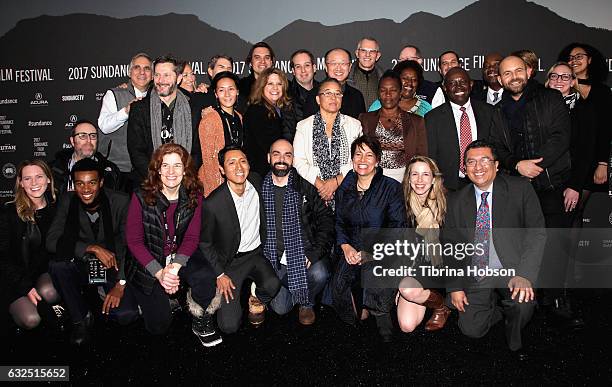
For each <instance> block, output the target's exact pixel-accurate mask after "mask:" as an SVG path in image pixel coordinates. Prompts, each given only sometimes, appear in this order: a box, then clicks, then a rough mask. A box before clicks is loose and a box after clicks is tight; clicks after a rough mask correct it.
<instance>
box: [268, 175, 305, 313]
mask: <svg viewBox="0 0 612 387" xmlns="http://www.w3.org/2000/svg"><path fill="white" fill-rule="evenodd" d="M293 174H294V171H293V170H292V171H291V172H290V173H289V180H288V182H287V191H286V192H285V196H284V198H283V241H284V244H285V254H286V256H287V280H288V283H289V291H290V292H291V295H292V296H293V304H294V305H295V304H300V305H308V303H309V293H308V282H307V279H306V264H305V258H306V255H305V254H304V244H303V241H302V231H301V227H300V210H299V206H300V205H301V204H302V201H301V199H302V195H300V193H299V192H297V191H296V190H295V189H294V188H293ZM261 194H262V197H263V201H264V206H265V210H266V226H267V230H268V233H267V238H266V242H265V245H264V255H265V256H266V258H268V260H270V263H271V264H272V267H273V268H274V270H276V272H277V273H278V269H277V268H278V267H280V265H279V264H278V260H277V253H276V216H275V208H274V207H275V201H274V183H273V182H272V172H268V174H267V175H266V177H265V178H264V181H263V185H262V188H261Z"/></svg>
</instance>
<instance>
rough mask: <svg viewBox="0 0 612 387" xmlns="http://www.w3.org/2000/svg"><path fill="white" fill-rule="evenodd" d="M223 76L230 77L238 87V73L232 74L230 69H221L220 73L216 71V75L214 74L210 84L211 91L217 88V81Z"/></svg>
mask: <svg viewBox="0 0 612 387" xmlns="http://www.w3.org/2000/svg"><path fill="white" fill-rule="evenodd" d="M224 78H230V79H231V80H232V81H234V83H235V84H236V87H238V81H239V79H238V75H236V74H234V73H233V72H231V71H221V72H220V73H217V75H215V77H214V78H213V80H212V82H211V84H210V87H211V88H212V91H213V92H214V91H215V90H216V89H217V83H219V81H220V80H222V79H224Z"/></svg>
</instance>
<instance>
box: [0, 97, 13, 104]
mask: <svg viewBox="0 0 612 387" xmlns="http://www.w3.org/2000/svg"><path fill="white" fill-rule="evenodd" d="M16 103H17V98H6V99H0V105H14V104H16Z"/></svg>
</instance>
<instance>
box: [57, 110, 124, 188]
mask: <svg viewBox="0 0 612 387" xmlns="http://www.w3.org/2000/svg"><path fill="white" fill-rule="evenodd" d="M98 136H99V133H98V129H96V125H95V124H94V123H93V122H91V121H88V120H79V121H77V122H75V124H74V126H73V127H72V132H71V133H70V145H72V149H62V150H61V151H59V152H57V153H56V154H55V159H54V160H53V161H51V162H50V163H49V166H50V167H51V171H52V172H53V180H54V181H55V187H56V188H57V190H58V192H59V193H60V194H62V193H64V192H67V191H74V181H73V180H72V175H71V173H70V172H71V170H72V168H73V167H74V164H75V163H76V162H77V161H79V160H82V159H84V158H91V159H93V160H95V161H97V162H98V163H99V164H100V166H101V168H102V174H103V175H104V180H105V181H106V187H107V188H113V189H119V188H120V187H119V186H120V180H121V171H120V170H119V168H118V167H117V166H116V165H115V164H114V163H112V162H111V161H109V160H107V159H106V157H104V156H103V155H102V154H101V153H100V152H98V151H97V147H98Z"/></svg>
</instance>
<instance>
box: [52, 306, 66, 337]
mask: <svg viewBox="0 0 612 387" xmlns="http://www.w3.org/2000/svg"><path fill="white" fill-rule="evenodd" d="M51 309H53V313H55V318H56V320H55V321H56V324H57V327H58V328H59V330H60V331H64V329H65V326H66V321H68V318H67V313H66V309H64V307H63V306H61V305H59V304H58V305H53V306H51Z"/></svg>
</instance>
